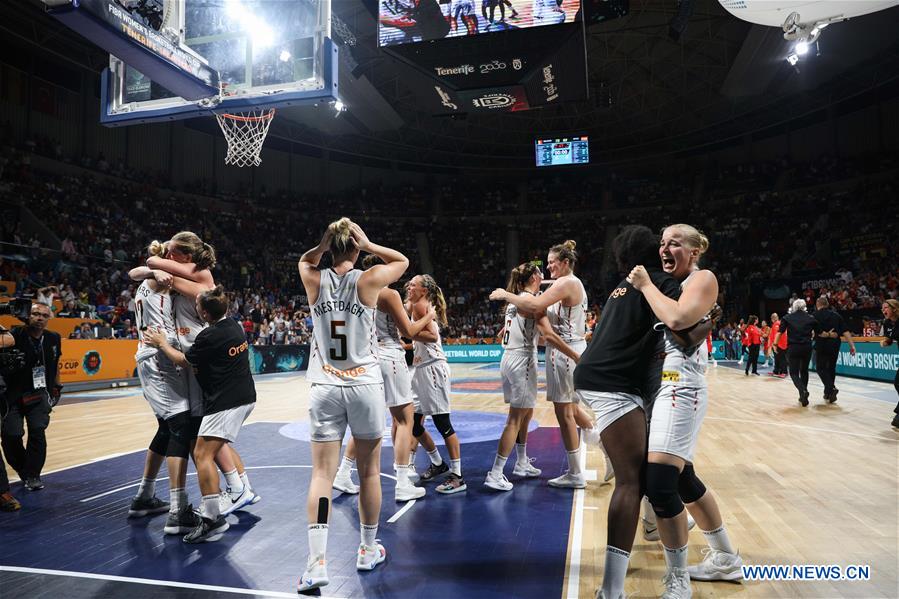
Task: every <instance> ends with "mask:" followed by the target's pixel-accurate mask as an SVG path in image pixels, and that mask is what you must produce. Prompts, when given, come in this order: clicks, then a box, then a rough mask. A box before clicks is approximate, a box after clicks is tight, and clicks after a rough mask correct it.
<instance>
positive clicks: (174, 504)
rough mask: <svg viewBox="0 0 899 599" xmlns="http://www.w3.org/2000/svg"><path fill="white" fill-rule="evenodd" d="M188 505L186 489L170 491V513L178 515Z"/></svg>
mask: <svg viewBox="0 0 899 599" xmlns="http://www.w3.org/2000/svg"><path fill="white" fill-rule="evenodd" d="M186 505H187V491H185V490H184V489H170V490H169V511H170V512H172V513H173V514H177V513H178V512H180V511H181V508H183V507H184V506H186Z"/></svg>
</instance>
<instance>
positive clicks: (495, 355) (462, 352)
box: [443, 345, 503, 362]
mask: <svg viewBox="0 0 899 599" xmlns="http://www.w3.org/2000/svg"><path fill="white" fill-rule="evenodd" d="M443 353H445V354H446V361H447V362H499V361H500V360H501V359H502V357H503V346H502V345H444V346H443Z"/></svg>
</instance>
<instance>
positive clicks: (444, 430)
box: [431, 414, 456, 439]
mask: <svg viewBox="0 0 899 599" xmlns="http://www.w3.org/2000/svg"><path fill="white" fill-rule="evenodd" d="M431 420H433V421H434V426H435V427H437V431H438V432H439V433H440V435H441V436H442V437H443V438H444V439H446V438H447V437H450V436H452V435H454V434H456V431H454V430H453V424H452V422H450V415H449V414H434V415H433V416H431Z"/></svg>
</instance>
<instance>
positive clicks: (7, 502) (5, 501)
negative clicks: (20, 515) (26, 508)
mask: <svg viewBox="0 0 899 599" xmlns="http://www.w3.org/2000/svg"><path fill="white" fill-rule="evenodd" d="M20 509H22V504H21V503H19V500H18V499H16V498H15V497H13V496H12V493H10V492H9V491H7V492H6V493H3V494H2V495H0V512H17V511H19V510H20Z"/></svg>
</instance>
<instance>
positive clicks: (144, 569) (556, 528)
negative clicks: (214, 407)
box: [0, 412, 572, 599]
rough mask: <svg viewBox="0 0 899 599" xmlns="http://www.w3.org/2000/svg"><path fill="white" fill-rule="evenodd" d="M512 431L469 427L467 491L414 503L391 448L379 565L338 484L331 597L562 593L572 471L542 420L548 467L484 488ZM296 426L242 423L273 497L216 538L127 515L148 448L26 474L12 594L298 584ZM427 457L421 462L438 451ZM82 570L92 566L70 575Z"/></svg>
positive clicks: (6, 557) (249, 451) (7, 581)
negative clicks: (200, 540)
mask: <svg viewBox="0 0 899 599" xmlns="http://www.w3.org/2000/svg"><path fill="white" fill-rule="evenodd" d="M458 414H459V416H460V417H461V416H462V415H463V413H461V412H460V413H458ZM501 428H502V426H501V423H497V427H496V429H495V433H494V435H493V438H492V439H490V440H484V439H483V437H481V440H480V441H478V442H472V443H469V442H466V438H465V437H464V435H463V436H462V438H461V440H462V442H463V446H462V458H463V475H465V478H466V481H467V482H468V485H469V489H468V491H467V492H465V493H460V494H457V495H452V496H442V495H439V494H437V493H436V492H435V491H434V490H433V489H434V485H433V484H431V485H428V486H427V488H428V494H427V495H426V496H425V497H424V498H422V499H420V500H417V501H415V502H410V503H409V504H398V503H396V502H395V501H394V498H393V489H394V481H393V479H392V472H393V470H392V462H393V455H392V449H390V448H389V447H386V448H385V449H384V451H383V454H382V468H381V470H382V472H383V473H384V474H383V483H384V485H383V491H384V502H383V508H382V511H381V528H380V531H379V535H378V536H379V538H380V539H381V540H382V543H383V544H384V546H385V547H386V548H387V551H388V557H387V561H386V563H385V564H383V565H382V566H379V567H378V568H377V569H376V570H375V571H373V572H366V573H359V572H357V571H356V569H355V553H356V549H357V547H358V544H359V532H358V511H357V507H356V497H355V496H345V495H341V494H340V493H338V492H335V494H334V501H333V512H332V517H331V526H330V536H329V541H328V558H329V568H328V570H329V574H330V577H331V584H330V585H329V586H327V587H325V588H324V589H322V591H323V592H322V595H323V596H325V597H432V598H440V597H497V598H499V597H503V598H506V597H522V598H529V597H533V598H541V599H545V598H547V597H558V596H560V594H561V590H562V582H563V576H564V572H565V563H566V554H567V546H568V532H569V522H570V518H571V510H572V494H571V491H565V490H560V489H552V488H550V487H548V486H547V485H546V480H547V479H548V478H552V477H554V476H558V475H559V473H560V472H561V471H562V470H563V468H564V467H565V457H564V452H562V451H561V449H560V448H561V441H560V439H559V433H558V430H557V429H546V428H541V429H538V430H536V431H534V432H533V433H532V434H531V436H530V439H529V443H528V452H529V454H530V456H531V457H533V458H536V461H535V464H536V465H537V466H538V467H541V468H543V474H542V476H541V478H540V479H531V480H527V481H518V480H515V479H514V478H513V479H512V480H513V482H514V483H516V486H515V489H514V491H512V492H511V493H501V494H500V493H496V492H491V491H489V490H487V489H485V488H484V487H483V485H482V482H483V478H484V474H485V473H486V471H487V470H488V469H489V468H490V466H491V465H492V463H493V456H494V453H495V451H496V441H495V439H496V436H498V434H499V432H500V431H501ZM282 429H285V430H283V431H282ZM290 430H291V429H290V428H289V426H288V427H285V425H284V424H281V423H256V424H251V425H248V426H246V427H244V429H243V431H242V433H241V437H240V439H239V442H238V445H237V447H238V449H239V450H240V452H241V454H242V456H243V458H244V461H245V463H246V465H247V469H248V472H249V474H250V477H251V480H252V482H253V486H254V488H255V489H256V490H257V492H258V493H259V494H260V495H261V496H262V501H261V502H259V503H258V504H256V505H254V506H252V507H251V508H249V509H247V510H246V511H243V512H238V513H236V514H234V515H231V516H229V518H228V519H229V522H230V523H231V529H230V530H229V531H228V532H227V533H226V534H225V536H224V538H223V539H222V540H221V541H219V542H216V543H209V544H203V545H186V544H184V543H182V541H181V538H180V536H167V535H163V532H162V527H163V524H164V521H165V515H164V514H162V515H158V516H154V517H151V518H141V519H129V518H127V510H128V503H129V501H130V498H131V497H132V495H133V494H134V492H135V490H136V487H137V481H138V478H139V475H140V472H141V469H142V465H143V460H144V453H143V452H137V453H131V454H127V455H122V456H118V457H114V458H111V459H107V460H103V461H99V462H95V463H91V464H87V465H83V466H78V467H75V468H71V469H68V470H64V471H60V472H56V473H51V474H47V475H46V476H45V477H44V482H45V483H46V489H44V490H43V491H40V492H36V493H27V492H24V491H21V490H20V489H17V487H18V483H17V484H16V485H15V486H14V491H17V490H18V491H20V492H17V493H16V494H17V496H18V497H19V498H20V499H21V501H22V504H23V509H22V510H21V511H19V512H16V513H14V514H6V515H5V516H4V519H3V524H2V527H0V544H2V546H3V547H5V548H7V550H6V551H3V552H2V554H0V584H2V587H3V592H2V593H0V594H2V596H3V597H14V596H25V595H19V594H18V591H17V590H14V591H12V592H10V589H18V590H22V591H23V592H25V594H26V595H28V596H32V595H31V593H30V592H27V591H25V589H26V588H30V589H34V590H37V589H39V588H41V583H40V580H44V581H45V583H44V584H45V585H54V584H55V585H56V586H44V587H43V588H44V589H45V590H46V591H51V589H53V590H52V591H51V592H52V593H59V592H60V590H61V589H65V591H66V592H65V593H64V594H65V596H70V597H73V596H97V592H98V591H97V589H103V591H102V594H105V595H106V596H179V597H180V596H183V593H184V592H186V591H185V589H191V592H190V596H191V597H210V596H221V593H223V592H228V591H229V590H231V591H232V592H233V590H236V589H241V590H244V593H246V590H251V591H255V593H253V592H250V593H249V594H265V593H267V592H274V593H279V594H285V595H284V596H287V595H289V594H291V593H295V589H296V586H295V585H296V581H297V578H298V577H299V575H300V574H301V573H302V570H303V567H304V565H305V559H306V553H307V540H306V524H307V522H306V514H305V500H306V489H307V488H308V485H309V480H310V475H311V457H310V444H309V443H308V442H306V441H302V440H299V439H296V438H291V437H289V436H285V434H283V432H289V431H290ZM460 430H465V429H464V428H461V429H460ZM442 452H443V453H444V454H445V450H442ZM419 454H420V455H419V463H418V468H419V470H421V469H423V468H424V467H425V466H426V464H425V461H426V456H425V455H424V454H423V452H421V451H420V452H419ZM164 472H165V470H163V473H164ZM354 476H355V475H354ZM188 481H189V484H188V487H189V493H190V495H191V497H190V498H191V501H192V502H193V503H194V505H197V503H198V500H199V491H198V488H197V486H196V477H195V476H194V475H193V474H191V475H190V476H189V478H188ZM157 495H158V496H160V497H167V496H168V485H167V481H164V480H163V481H160V482H159V483H158V486H157ZM10 548H14V550H11V549H10ZM3 566H13V567H24V568H34V569H41V570H53V571H55V572H54V575H53V576H45V575H40V574H39V573H38V574H35V573H30V574H22V573H21V572H10V571H2V567H3ZM70 573H87V574H88V576H87V577H85V576H84V575H76V576H78V577H75V576H65V574H70ZM111 577H124V578H121V579H120V578H111ZM134 579H137V580H134ZM101 581H106V582H103V584H100V582H101ZM155 581H160V582H161V583H162V584H166V581H167V583H168V584H169V585H171V583H183V584H182V585H181V588H180V589H178V590H176V589H174V588H172V587H171V586H167V587H158V586H149V585H151V584H152V583H153V582H155ZM22 585H26V586H22ZM193 585H198V586H193ZM199 585H202V586H199ZM210 586H211V587H219V589H217V590H212V589H209V587H210ZM223 587H224V588H223ZM160 589H163V590H164V591H165V592H161V591H160ZM204 589H205V590H204ZM38 595H40V593H38ZM55 596H57V597H58V596H62V595H60V594H56V595H55Z"/></svg>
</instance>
